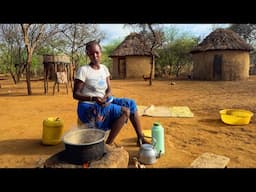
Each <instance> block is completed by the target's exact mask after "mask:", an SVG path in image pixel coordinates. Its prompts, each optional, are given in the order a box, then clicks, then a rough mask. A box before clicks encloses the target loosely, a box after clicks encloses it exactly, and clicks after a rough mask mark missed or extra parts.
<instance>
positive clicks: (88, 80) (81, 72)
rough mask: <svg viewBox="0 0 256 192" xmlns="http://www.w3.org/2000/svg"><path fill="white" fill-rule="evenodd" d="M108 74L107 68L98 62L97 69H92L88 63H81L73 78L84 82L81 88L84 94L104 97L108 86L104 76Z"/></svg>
mask: <svg viewBox="0 0 256 192" xmlns="http://www.w3.org/2000/svg"><path fill="white" fill-rule="evenodd" d="M109 76H110V73H109V70H108V68H107V67H106V66H105V65H103V64H100V68H99V69H93V68H92V67H91V66H90V65H88V64H87V65H83V66H81V67H79V68H78V70H77V71H76V74H75V79H79V80H81V81H83V82H84V83H85V86H84V88H83V90H82V93H83V94H84V95H88V96H93V97H104V95H105V92H106V89H107V88H108V85H107V80H106V78H107V77H109Z"/></svg>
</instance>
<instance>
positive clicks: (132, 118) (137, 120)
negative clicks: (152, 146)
mask: <svg viewBox="0 0 256 192" xmlns="http://www.w3.org/2000/svg"><path fill="white" fill-rule="evenodd" d="M130 121H131V123H132V126H133V127H134V129H135V132H136V135H137V138H138V139H137V144H138V145H140V144H144V143H149V142H148V141H146V140H145V138H144V135H143V133H142V128H141V124H140V117H139V114H138V111H135V113H133V114H131V115H130Z"/></svg>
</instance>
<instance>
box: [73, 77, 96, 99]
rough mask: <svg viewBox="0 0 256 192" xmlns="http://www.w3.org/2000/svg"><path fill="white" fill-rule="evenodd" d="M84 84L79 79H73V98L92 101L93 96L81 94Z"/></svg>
mask: <svg viewBox="0 0 256 192" xmlns="http://www.w3.org/2000/svg"><path fill="white" fill-rule="evenodd" d="M84 84H85V83H84V82H83V81H81V80H79V79H75V80H74V90H73V98H74V99H76V100H79V101H94V100H95V97H91V96H87V95H83V94H82V89H83V87H84Z"/></svg>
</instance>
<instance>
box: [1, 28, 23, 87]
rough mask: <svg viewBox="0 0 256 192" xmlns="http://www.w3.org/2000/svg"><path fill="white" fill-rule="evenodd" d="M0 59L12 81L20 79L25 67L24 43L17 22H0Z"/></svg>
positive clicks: (15, 81)
mask: <svg viewBox="0 0 256 192" xmlns="http://www.w3.org/2000/svg"><path fill="white" fill-rule="evenodd" d="M0 39H1V57H2V59H1V61H3V65H5V66H6V69H7V71H8V72H9V73H10V74H11V76H12V79H13V81H14V83H15V84H16V83H17V82H19V80H20V76H21V74H22V72H23V71H24V69H25V62H24V54H23V53H24V43H23V41H22V33H21V30H20V27H19V25H18V24H1V25H0Z"/></svg>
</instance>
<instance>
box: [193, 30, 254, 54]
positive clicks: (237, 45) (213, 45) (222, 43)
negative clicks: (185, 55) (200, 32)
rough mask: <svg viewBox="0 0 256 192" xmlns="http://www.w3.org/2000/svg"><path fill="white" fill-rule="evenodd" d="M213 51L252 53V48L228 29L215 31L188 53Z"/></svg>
mask: <svg viewBox="0 0 256 192" xmlns="http://www.w3.org/2000/svg"><path fill="white" fill-rule="evenodd" d="M213 50H242V51H252V50H253V48H252V46H250V45H249V44H247V43H246V42H245V41H244V40H243V39H242V38H241V37H240V36H239V35H238V34H237V33H235V32H234V31H232V30H228V29H216V30H215V31H213V32H212V33H210V34H209V35H208V36H207V37H206V38H205V39H204V40H203V41H202V42H201V43H200V44H198V46H196V47H195V48H194V49H192V51H191V52H190V53H196V52H202V51H213Z"/></svg>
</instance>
